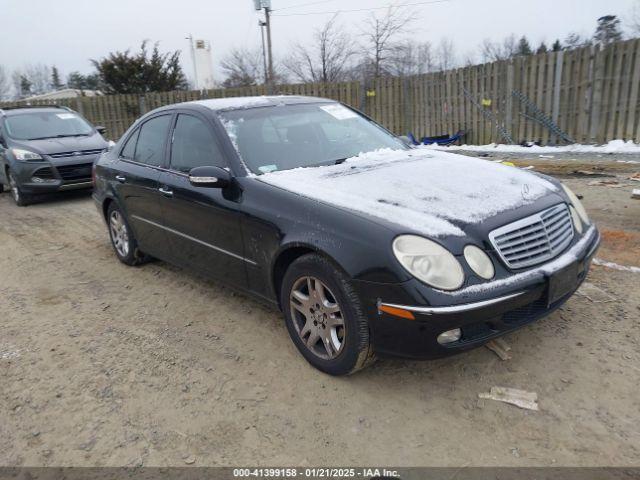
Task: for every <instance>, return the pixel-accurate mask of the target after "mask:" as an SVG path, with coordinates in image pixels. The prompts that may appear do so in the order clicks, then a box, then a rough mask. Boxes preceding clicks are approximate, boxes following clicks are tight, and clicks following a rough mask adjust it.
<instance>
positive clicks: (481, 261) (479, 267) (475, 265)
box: [464, 245, 496, 280]
mask: <svg viewBox="0 0 640 480" xmlns="http://www.w3.org/2000/svg"><path fill="white" fill-rule="evenodd" d="M464 258H465V259H466V260H467V263H468V264H469V266H470V267H471V270H473V271H474V272H476V273H477V274H478V275H479V276H481V277H482V278H484V279H485V280H491V279H492V278H493V277H494V275H495V274H496V270H495V268H493V262H492V261H491V259H490V258H489V256H488V255H487V254H486V253H484V252H483V251H482V250H481V249H479V248H478V247H476V246H475V245H467V246H466V247H465V248H464Z"/></svg>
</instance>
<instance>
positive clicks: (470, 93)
mask: <svg viewBox="0 0 640 480" xmlns="http://www.w3.org/2000/svg"><path fill="white" fill-rule="evenodd" d="M639 87H640V39H636V40H628V41H624V42H618V43H615V44H612V45H609V46H607V47H605V48H602V49H601V48H599V47H597V46H594V47H584V48H580V49H576V50H571V51H562V52H551V53H545V54H539V55H532V56H527V57H517V58H514V59H512V60H508V61H503V62H494V63H489V64H484V65H476V66H471V67H465V68H459V69H455V70H450V71H446V72H437V73H429V74H425V75H418V76H411V77H405V78H397V77H391V78H382V79H379V80H376V81H373V82H369V83H364V82H345V83H336V84H298V85H282V86H278V87H277V92H276V93H278V94H284V95H311V96H321V97H326V98H332V99H335V100H339V101H341V102H344V103H346V104H349V105H352V106H353V107H355V108H358V109H360V110H362V111H363V112H365V113H366V114H368V115H370V116H371V117H373V118H374V119H375V120H377V121H379V122H380V123H382V124H383V125H385V126H386V127H387V128H389V129H390V130H392V131H393V132H395V133H398V134H406V133H408V132H413V133H414V134H415V135H416V137H419V136H424V135H441V134H447V133H451V134H452V133H455V132H456V131H458V130H461V129H464V130H468V131H469V134H468V135H467V137H466V138H465V139H464V141H465V142H466V143H470V144H485V143H491V142H495V143H505V141H506V140H505V137H504V135H502V133H501V132H503V131H504V130H506V131H507V132H508V133H509V135H510V137H511V138H512V139H513V141H514V142H517V143H520V142H525V141H529V142H539V143H540V144H543V145H544V144H554V143H559V142H561V141H562V140H561V138H560V137H558V136H557V135H556V134H554V133H552V132H551V131H550V130H549V128H547V127H546V126H544V125H542V124H540V123H539V122H537V121H535V120H534V119H533V115H532V114H531V110H527V109H526V108H525V104H524V103H523V102H522V101H521V99H520V98H519V97H517V96H516V93H517V92H520V94H521V95H522V96H524V97H525V98H526V99H528V101H529V102H531V104H532V105H535V107H537V109H539V110H540V111H541V112H543V113H544V115H545V116H546V117H548V119H549V120H552V121H553V122H554V123H555V124H557V125H558V127H559V129H560V130H562V131H563V132H565V133H566V134H567V136H568V137H570V138H571V139H573V140H575V141H576V142H579V143H605V142H607V141H609V140H613V139H618V138H621V139H625V140H634V141H636V142H640V95H639V94H640V92H639ZM264 94H267V90H266V87H264V86H256V87H248V88H233V89H215V90H207V91H175V92H161V93H148V94H145V95H109V96H103V97H81V98H77V99H66V100H45V101H43V100H40V101H33V102H31V103H32V104H51V103H56V104H59V105H66V106H69V107H71V108H73V109H75V110H77V111H79V112H80V113H82V114H83V115H84V116H85V117H86V118H87V119H89V120H90V121H91V122H93V123H94V124H96V125H104V126H105V127H107V129H108V132H109V136H110V137H111V138H114V139H116V138H118V137H119V136H120V135H122V133H123V132H124V131H125V130H126V129H127V128H128V126H129V125H131V123H133V121H134V120H135V119H136V118H137V117H138V116H140V115H141V114H143V113H145V112H147V111H150V110H152V109H154V108H157V107H160V106H163V105H167V104H172V103H178V102H185V101H190V100H198V99H203V98H220V97H234V96H241V95H264ZM17 103H20V102H14V103H11V104H9V103H5V104H0V108H1V107H2V106H5V105H15V104H17ZM23 103H24V102H23ZM498 125H500V127H501V128H499V127H498Z"/></svg>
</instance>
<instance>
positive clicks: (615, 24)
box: [593, 15, 622, 46]
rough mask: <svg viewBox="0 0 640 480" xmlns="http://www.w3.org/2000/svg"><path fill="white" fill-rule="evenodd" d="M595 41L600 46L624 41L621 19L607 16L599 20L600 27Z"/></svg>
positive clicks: (594, 36)
mask: <svg viewBox="0 0 640 480" xmlns="http://www.w3.org/2000/svg"><path fill="white" fill-rule="evenodd" d="M593 40H594V41H595V42H596V43H598V44H600V45H603V46H604V45H609V44H610V43H613V42H619V41H620V40H622V30H621V29H620V19H619V18H618V17H616V16H615V15H605V16H604V17H600V18H599V19H598V27H597V28H596V33H595V34H594V35H593Z"/></svg>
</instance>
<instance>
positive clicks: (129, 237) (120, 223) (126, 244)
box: [107, 202, 149, 267]
mask: <svg viewBox="0 0 640 480" xmlns="http://www.w3.org/2000/svg"><path fill="white" fill-rule="evenodd" d="M107 228H108V230H109V239H110V240H111V246H112V247H113V251H114V252H115V253H116V256H117V257H118V260H120V261H121V262H122V263H124V264H125V265H129V266H130V267H135V266H137V265H142V264H143V263H146V262H147V261H148V260H149V257H148V256H147V255H145V254H144V253H142V252H141V251H140V249H139V248H138V242H137V241H136V239H135V236H134V235H133V231H132V230H131V227H129V223H128V222H127V219H126V218H125V216H124V214H123V213H122V210H120V207H119V206H118V204H117V203H115V202H112V203H111V205H109V208H108V210H107Z"/></svg>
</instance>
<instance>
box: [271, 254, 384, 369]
mask: <svg viewBox="0 0 640 480" xmlns="http://www.w3.org/2000/svg"><path fill="white" fill-rule="evenodd" d="M281 290H282V292H281V302H282V303H281V304H282V308H283V311H284V314H285V320H286V323H287V330H288V331H289V335H290V336H291V339H292V340H293V343H294V344H295V345H296V347H297V348H298V350H299V351H300V353H301V354H302V355H303V356H304V357H305V359H306V360H307V361H308V362H309V363H310V364H311V365H313V366H314V367H316V368H317V369H318V370H321V371H323V372H325V373H328V374H329V375H348V374H351V373H354V372H356V371H358V370H360V369H362V368H364V367H366V366H367V365H369V364H370V363H372V362H373V360H374V355H373V349H372V346H371V341H370V336H369V322H368V320H367V318H366V317H365V315H364V313H363V310H362V306H361V303H360V299H359V298H358V296H357V295H356V293H355V291H354V290H353V288H352V287H351V284H350V282H349V279H348V278H347V277H346V276H345V275H344V273H342V272H341V271H340V270H338V269H337V268H336V267H335V266H334V265H333V264H332V263H331V262H329V261H328V260H327V259H325V258H324V257H322V256H320V255H316V254H308V255H304V256H302V257H300V258H299V259H297V260H296V261H295V262H293V263H292V264H291V266H290V267H289V269H288V270H287V273H286V274H285V276H284V280H283V284H282V289H281Z"/></svg>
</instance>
